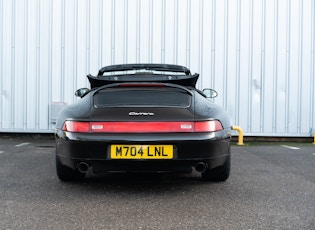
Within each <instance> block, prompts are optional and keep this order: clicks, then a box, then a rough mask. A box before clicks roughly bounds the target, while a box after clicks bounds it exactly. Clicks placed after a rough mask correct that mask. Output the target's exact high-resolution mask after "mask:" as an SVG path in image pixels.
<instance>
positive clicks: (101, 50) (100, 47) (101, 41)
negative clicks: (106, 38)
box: [98, 0, 127, 68]
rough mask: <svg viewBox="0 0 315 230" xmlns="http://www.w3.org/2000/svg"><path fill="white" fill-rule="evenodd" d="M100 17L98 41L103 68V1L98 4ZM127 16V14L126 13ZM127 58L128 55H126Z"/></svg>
mask: <svg viewBox="0 0 315 230" xmlns="http://www.w3.org/2000/svg"><path fill="white" fill-rule="evenodd" d="M98 5H99V7H98V15H99V20H98V41H99V43H98V44H99V46H98V67H99V68H101V67H102V65H103V33H102V31H103V18H104V17H103V12H102V11H103V0H99V2H98ZM125 14H126V12H125ZM124 54H125V53H124ZM124 56H127V55H124Z"/></svg>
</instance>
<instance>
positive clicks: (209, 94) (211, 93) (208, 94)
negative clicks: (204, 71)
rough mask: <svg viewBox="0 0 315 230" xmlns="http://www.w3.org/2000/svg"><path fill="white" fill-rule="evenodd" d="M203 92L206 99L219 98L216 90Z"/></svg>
mask: <svg viewBox="0 0 315 230" xmlns="http://www.w3.org/2000/svg"><path fill="white" fill-rule="evenodd" d="M202 92H203V94H204V95H205V96H206V98H215V97H217V96H218V92H217V91H215V90H214V89H204V90H202Z"/></svg>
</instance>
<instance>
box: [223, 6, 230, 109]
mask: <svg viewBox="0 0 315 230" xmlns="http://www.w3.org/2000/svg"><path fill="white" fill-rule="evenodd" d="M224 5H225V9H224V14H225V17H224V73H223V88H224V99H223V106H224V108H227V106H228V105H227V102H228V100H227V98H228V88H227V82H228V81H227V78H228V66H229V39H228V38H229V1H228V0H225V1H224Z"/></svg>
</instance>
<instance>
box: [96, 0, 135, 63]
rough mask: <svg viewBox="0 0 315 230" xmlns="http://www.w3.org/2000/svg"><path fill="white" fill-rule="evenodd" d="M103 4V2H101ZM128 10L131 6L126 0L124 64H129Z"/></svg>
mask: <svg viewBox="0 0 315 230" xmlns="http://www.w3.org/2000/svg"><path fill="white" fill-rule="evenodd" d="M101 2H102V0H101ZM128 8H129V5H128V0H125V2H124V12H125V15H124V28H125V29H124V31H125V36H124V57H123V60H124V63H128V33H129V30H128ZM100 14H101V15H102V13H101V12H100Z"/></svg>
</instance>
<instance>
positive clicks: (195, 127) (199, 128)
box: [62, 120, 223, 133]
mask: <svg viewBox="0 0 315 230" xmlns="http://www.w3.org/2000/svg"><path fill="white" fill-rule="evenodd" d="M62 129H63V130H64V131H68V132H79V133H191V132H216V131H220V130H223V127H222V125H221V123H220V121H217V120H212V121H197V122H189V121H188V122H185V121H183V122H181V121H179V122H82V121H66V122H65V123H64V125H63V128H62Z"/></svg>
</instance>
